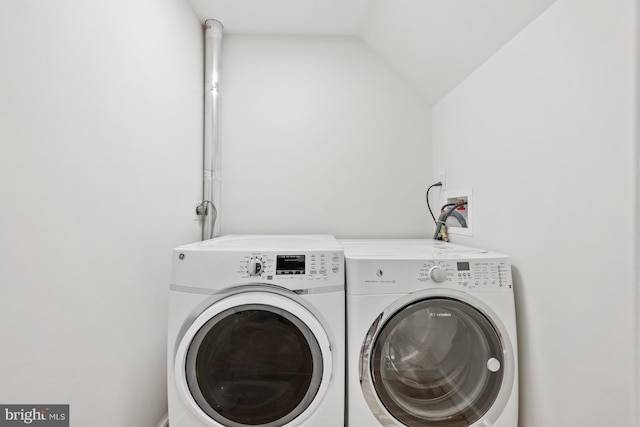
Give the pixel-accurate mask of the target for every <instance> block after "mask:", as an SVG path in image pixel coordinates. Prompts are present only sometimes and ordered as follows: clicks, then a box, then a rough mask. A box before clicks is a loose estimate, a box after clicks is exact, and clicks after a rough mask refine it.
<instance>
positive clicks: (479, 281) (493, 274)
mask: <svg viewBox="0 0 640 427" xmlns="http://www.w3.org/2000/svg"><path fill="white" fill-rule="evenodd" d="M418 280H419V281H421V282H433V283H442V284H445V285H447V284H448V285H454V286H459V287H462V288H467V289H477V290H481V289H487V290H491V289H496V288H498V289H499V288H512V287H513V283H512V281H511V271H510V264H509V263H508V262H507V261H493V260H491V261H489V260H460V261H451V260H443V261H438V260H434V261H427V262H424V263H423V264H422V265H421V266H420V268H419V271H418Z"/></svg>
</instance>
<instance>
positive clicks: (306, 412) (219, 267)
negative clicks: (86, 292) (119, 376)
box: [168, 235, 345, 427]
mask: <svg viewBox="0 0 640 427" xmlns="http://www.w3.org/2000/svg"><path fill="white" fill-rule="evenodd" d="M344 305H345V293H344V257H343V251H342V248H341V246H340V245H339V244H338V242H337V241H336V240H335V238H333V237H332V236H324V235H318V236H314V235H311V236H243V235H238V236H225V237H219V238H216V239H213V240H208V241H204V242H199V243H194V244H191V245H186V246H182V247H178V248H176V249H175V250H174V252H173V266H172V281H171V288H170V292H169V325H168V326H169V328H168V329H169V332H168V403H169V424H170V425H171V427H205V426H206V427H244V426H252V427H256V426H261V427H276V426H278V427H282V426H296V427H329V426H331V427H333V426H342V425H344V400H345V387H344V381H345V380H344V377H345V371H344V358H345V314H344V312H345V309H344Z"/></svg>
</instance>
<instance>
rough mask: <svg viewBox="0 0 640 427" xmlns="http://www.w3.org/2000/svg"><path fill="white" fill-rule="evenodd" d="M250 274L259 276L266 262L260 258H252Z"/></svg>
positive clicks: (249, 267) (249, 268) (249, 266)
mask: <svg viewBox="0 0 640 427" xmlns="http://www.w3.org/2000/svg"><path fill="white" fill-rule="evenodd" d="M247 269H248V270H249V276H259V275H260V274H261V273H262V270H263V269H264V263H263V262H262V260H261V259H260V258H251V259H250V260H249V265H248V267H247Z"/></svg>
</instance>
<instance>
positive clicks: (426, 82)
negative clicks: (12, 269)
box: [190, 0, 555, 103]
mask: <svg viewBox="0 0 640 427" xmlns="http://www.w3.org/2000/svg"><path fill="white" fill-rule="evenodd" d="M190 1H191V4H192V6H193V8H194V10H195V11H196V14H197V15H198V16H199V17H200V19H201V20H202V21H203V22H204V21H205V20H207V19H217V20H219V21H220V22H222V23H223V25H224V30H225V33H228V34H270V35H275V34H278V35H352V36H357V37H360V38H361V39H362V40H363V41H364V42H365V43H366V44H368V45H369V46H370V47H371V48H372V49H373V50H374V51H376V52H377V53H378V54H379V55H380V56H381V57H382V58H383V59H385V60H386V61H387V62H389V63H390V64H391V66H392V67H393V68H395V69H396V70H397V72H398V73H399V74H400V75H401V76H403V77H404V78H405V79H406V80H408V81H409V82H411V83H412V84H413V85H414V86H415V87H416V89H417V90H419V91H420V92H421V93H422V94H423V95H424V96H425V98H426V99H427V100H428V101H429V102H431V103H436V102H437V101H438V100H439V99H440V98H442V97H443V96H444V95H445V94H446V93H448V92H449V91H450V90H451V89H453V88H454V87H455V86H457V85H458V84H459V83H460V82H461V81H462V80H464V79H465V78H466V77H467V76H468V75H470V74H471V73H472V72H473V71H474V70H475V69H477V68H478V67H479V66H480V65H482V63H484V62H485V61H486V60H487V59H489V57H491V56H492V55H493V54H494V53H495V52H497V51H498V50H499V49H500V48H501V47H502V46H503V45H504V44H506V43H507V42H508V41H509V40H511V39H512V38H513V37H514V36H515V35H516V34H517V33H518V32H520V31H521V30H522V29H523V28H524V27H526V26H527V25H528V24H529V23H530V22H532V21H533V20H534V19H536V18H537V17H538V16H539V15H540V14H541V13H542V12H544V11H545V10H546V9H547V8H548V7H549V6H550V5H551V4H552V3H554V2H555V0H190Z"/></svg>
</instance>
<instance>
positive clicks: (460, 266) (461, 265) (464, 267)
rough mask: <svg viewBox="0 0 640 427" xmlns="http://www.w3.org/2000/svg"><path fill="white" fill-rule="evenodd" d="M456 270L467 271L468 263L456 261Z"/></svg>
mask: <svg viewBox="0 0 640 427" xmlns="http://www.w3.org/2000/svg"><path fill="white" fill-rule="evenodd" d="M458 271H469V263H468V262H459V263H458Z"/></svg>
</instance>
